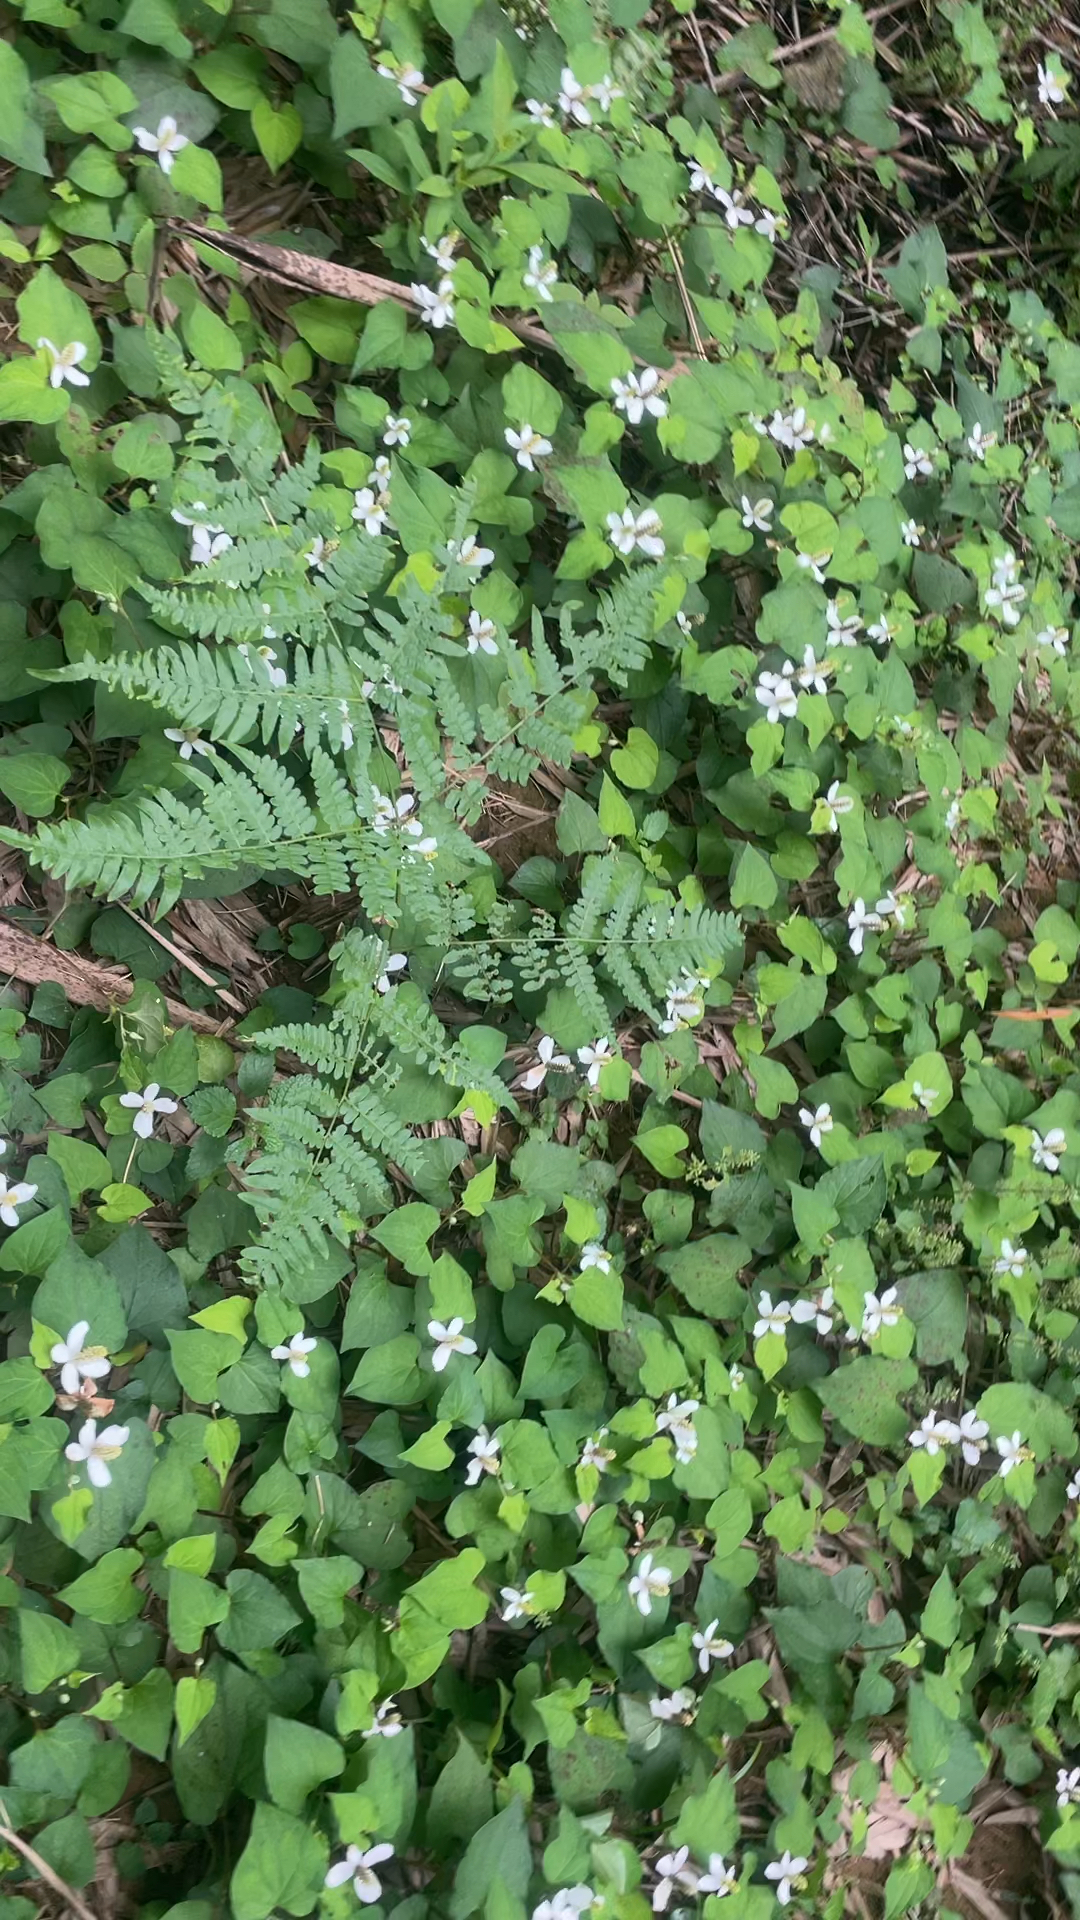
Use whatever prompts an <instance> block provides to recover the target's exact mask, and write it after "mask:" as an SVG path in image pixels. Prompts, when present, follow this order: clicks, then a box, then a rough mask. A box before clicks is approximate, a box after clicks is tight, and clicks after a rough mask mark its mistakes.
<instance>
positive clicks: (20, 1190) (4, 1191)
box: [0, 1180, 37, 1227]
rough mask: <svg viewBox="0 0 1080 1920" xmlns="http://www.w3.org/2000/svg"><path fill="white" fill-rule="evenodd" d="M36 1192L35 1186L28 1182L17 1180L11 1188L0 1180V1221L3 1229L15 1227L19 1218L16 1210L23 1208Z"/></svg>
mask: <svg viewBox="0 0 1080 1920" xmlns="http://www.w3.org/2000/svg"><path fill="white" fill-rule="evenodd" d="M36 1192H37V1188H36V1186H34V1185H32V1184H31V1182H30V1181H29V1180H17V1181H16V1182H15V1185H14V1186H13V1187H9V1186H6V1185H5V1183H4V1182H3V1181H2V1180H0V1220H2V1221H3V1223H4V1225H5V1227H17V1226H18V1224H19V1216H18V1213H17V1212H16V1208H18V1207H25V1206H26V1204H27V1202H28V1201H30V1200H32V1199H33V1197H34V1195H35V1193H36Z"/></svg>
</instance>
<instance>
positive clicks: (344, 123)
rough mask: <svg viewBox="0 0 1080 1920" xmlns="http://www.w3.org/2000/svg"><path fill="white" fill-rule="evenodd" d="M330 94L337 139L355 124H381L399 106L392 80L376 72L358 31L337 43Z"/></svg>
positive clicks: (343, 136)
mask: <svg viewBox="0 0 1080 1920" xmlns="http://www.w3.org/2000/svg"><path fill="white" fill-rule="evenodd" d="M330 96H331V99H332V101H333V105H334V139H335V140H343V139H344V138H345V136H346V134H349V133H352V132H353V130H354V128H356V127H377V126H381V124H382V122H383V121H384V120H389V119H390V118H391V116H392V115H393V114H394V112H395V111H396V109H397V107H398V105H399V98H398V91H397V88H396V86H395V85H394V83H393V81H392V80H384V79H383V78H382V76H381V75H380V74H378V73H376V71H375V67H374V65H373V64H372V61H371V58H370V56H369V54H368V50H367V48H366V46H365V45H364V42H363V41H362V40H361V39H359V38H358V36H357V35H356V34H355V33H343V34H341V35H340V36H339V37H338V39H337V40H336V41H335V43H334V50H333V52H332V54H331V55H330Z"/></svg>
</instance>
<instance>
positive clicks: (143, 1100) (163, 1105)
mask: <svg viewBox="0 0 1080 1920" xmlns="http://www.w3.org/2000/svg"><path fill="white" fill-rule="evenodd" d="M120 1105H121V1106H122V1107H134V1108H135V1109H136V1113H135V1118H134V1120H133V1121H132V1123H131V1124H132V1127H133V1128H134V1130H135V1132H136V1133H137V1134H138V1136H139V1138H140V1140H149V1138H150V1135H151V1134H152V1133H153V1131H154V1115H155V1114H156V1113H175V1112H176V1101H175V1100H169V1099H166V1098H163V1097H162V1096H161V1088H160V1087H159V1086H158V1083H157V1081H156V1080H151V1082H150V1085H149V1086H148V1087H144V1088H143V1090H142V1092H141V1093H122V1094H121V1095H120Z"/></svg>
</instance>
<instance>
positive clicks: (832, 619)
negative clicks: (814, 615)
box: [825, 600, 863, 647]
mask: <svg viewBox="0 0 1080 1920" xmlns="http://www.w3.org/2000/svg"><path fill="white" fill-rule="evenodd" d="M825 624H826V626H827V627H828V629H829V645H830V646H837V647H854V646H857V644H858V639H859V635H860V633H861V632H862V627H863V623H862V616H861V615H860V613H859V610H858V608H857V607H856V608H855V610H854V612H852V613H841V611H840V603H839V601H837V600H827V601H826V602H825Z"/></svg>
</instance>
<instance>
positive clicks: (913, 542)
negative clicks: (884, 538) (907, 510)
mask: <svg viewBox="0 0 1080 1920" xmlns="http://www.w3.org/2000/svg"><path fill="white" fill-rule="evenodd" d="M925 532H926V528H925V527H920V525H919V523H918V521H917V520H901V522H900V538H901V539H902V541H903V543H904V545H905V547H920V546H921V545H922V537H923V534H924V533H925Z"/></svg>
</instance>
